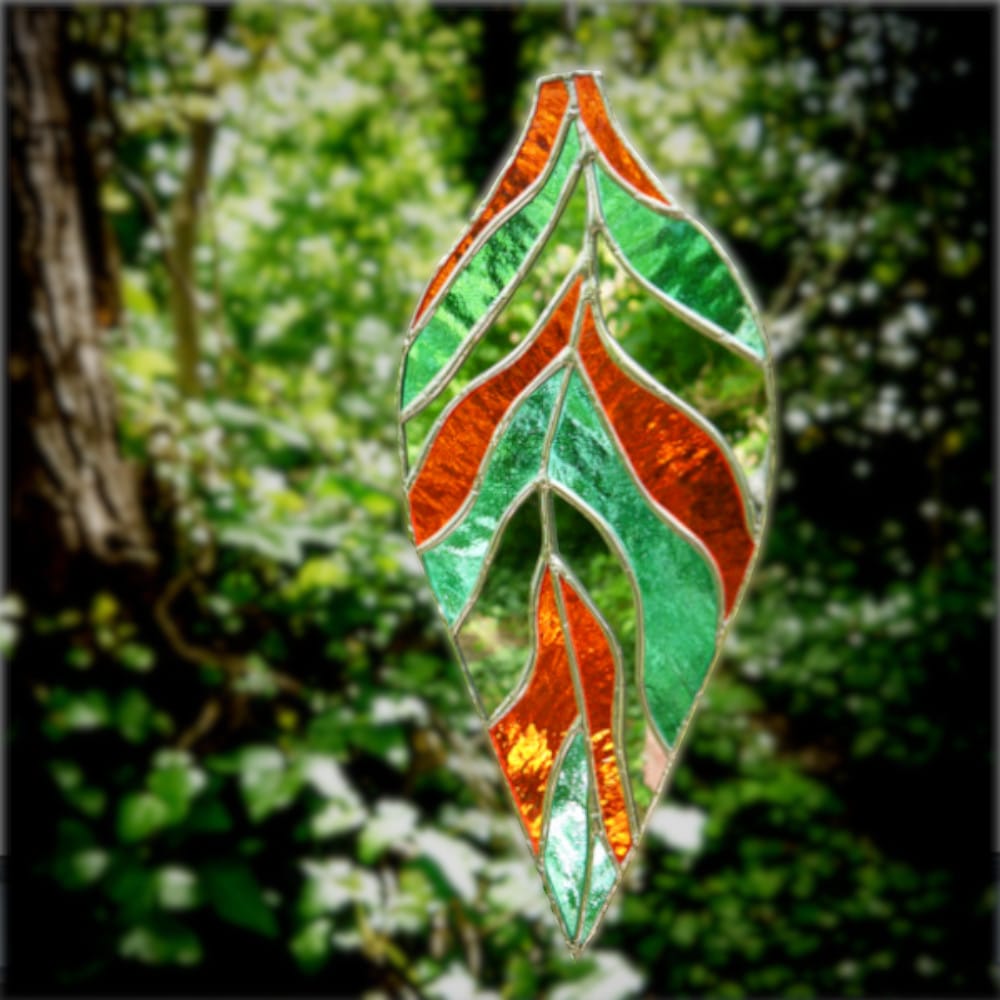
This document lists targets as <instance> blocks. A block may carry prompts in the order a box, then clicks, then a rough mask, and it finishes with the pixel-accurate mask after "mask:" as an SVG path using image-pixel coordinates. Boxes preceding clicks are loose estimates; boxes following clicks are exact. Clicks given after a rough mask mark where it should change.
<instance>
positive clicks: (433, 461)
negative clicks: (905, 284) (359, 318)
mask: <svg viewBox="0 0 1000 1000" xmlns="http://www.w3.org/2000/svg"><path fill="white" fill-rule="evenodd" d="M399 406H400V420H401V423H402V435H401V449H402V464H403V470H404V484H405V489H406V494H407V500H408V505H409V516H410V525H411V528H412V533H413V539H414V543H415V544H416V547H417V551H418V553H419V554H420V557H421V559H422V561H423V564H424V567H425V570H426V572H427V577H428V580H429V581H430V585H431V589H432V590H433V592H434V595H435V598H436V600H437V603H438V605H439V607H440V609H441V612H442V614H443V616H444V619H445V622H446V624H447V627H448V630H449V633H450V634H451V636H452V638H453V640H454V642H455V645H456V648H457V651H458V654H459V659H460V660H461V662H462V665H463V668H464V670H465V673H466V676H467V678H468V680H469V685H470V688H471V690H472V694H473V698H474V700H475V703H476V707H477V709H478V710H479V712H480V714H481V716H482V718H483V720H484V722H485V724H486V726H487V728H488V732H489V737H490V740H491V742H492V745H493V748H494V750H495V752H496V756H497V760H498V762H499V764H500V767H501V770H502V771H503V774H504V777H505V779H506V783H507V786H508V788H509V790H510V793H511V797H512V799H513V803H514V806H515V809H516V811H517V814H518V816H519V818H520V821H521V824H522V826H523V828H524V832H525V835H526V838H527V841H528V844H529V846H530V849H531V851H532V853H533V855H534V856H535V858H536V863H537V867H538V870H539V874H540V875H541V878H542V882H543V884H544V886H545V890H546V892H547V893H548V895H549V898H550V900H551V901H552V902H553V909H554V911H555V913H556V915H557V917H558V920H559V922H560V925H561V928H562V930H563V932H564V934H565V935H566V939H567V941H568V942H569V945H570V948H571V949H572V950H573V951H574V953H579V951H581V950H582V949H583V947H584V946H585V945H586V944H587V942H588V941H589V940H590V939H591V938H592V936H593V934H594V932H595V930H596V929H597V926H598V924H599V922H600V920H601V918H602V916H603V914H604V912H605V910H606V907H607V904H608V901H609V899H610V897H611V895H612V893H613V891H614V890H615V888H616V887H617V885H618V884H619V882H620V881H621V878H622V873H623V871H624V868H625V866H626V865H627V863H628V862H629V860H630V858H631V857H632V856H633V854H634V852H635V850H636V849H637V846H638V844H639V840H640V838H641V834H642V831H643V828H644V825H645V823H646V820H647V818H648V816H649V814H650V810H651V808H652V807H653V806H654V805H655V803H656V800H657V799H658V797H659V796H660V794H661V793H662V791H663V789H664V787H665V785H666V782H667V779H668V776H669V773H670V770H671V767H672V765H673V762H674V760H675V758H676V754H677V751H678V747H679V745H680V743H681V740H682V739H683V736H684V733H685V731H686V729H687V726H688V724H689V722H690V720H691V717H692V715H693V713H694V710H695V708H696V706H697V704H698V701H699V699H700V697H701V695H702V692H703V691H704V690H705V684H706V681H707V678H708V676H709V673H710V670H711V668H712V666H713V664H714V663H715V661H716V659H717V658H718V656H719V653H720V650H721V648H722V643H723V640H724V638H725V634H726V632H727V630H728V628H729V625H730V623H731V622H732V619H733V615H734V614H735V612H736V609H737V607H738V605H739V602H740V599H741V596H742V594H743V592H744V590H745V588H746V584H747V580H748V577H749V574H750V572H751V570H752V568H753V566H754V563H755V562H756V559H757V555H758V552H759V548H760V542H761V536H762V532H763V528H764V522H765V506H766V497H767V496H768V487H769V485H770V482H771V480H772V479H773V465H774V449H773V447H771V446H770V441H771V437H772V428H773V426H774V392H773V373H772V369H771V363H770V356H769V351H768V347H767V340H766V336H765V334H764V331H763V329H762V326H761V324H760V321H759V319H758V316H757V313H756V311H755V309H754V306H753V305H752V303H751V301H750V298H749V295H748V294H747V291H746V289H745V287H744V285H743V283H742V282H741V280H740V278H739V276H738V275H737V273H736V271H735V269H734V267H733V265H732V264H731V262H730V261H729V260H728V258H727V257H726V255H725V253H724V252H723V251H722V250H721V248H720V247H719V245H718V243H717V242H716V240H715V239H714V238H713V237H712V236H711V235H710V234H709V233H708V232H707V231H706V230H705V228H704V227H703V226H702V225H700V224H699V223H698V222H697V221H695V220H694V219H692V218H691V216H690V215H688V214H687V213H686V212H685V211H684V210H683V209H682V208H680V207H679V206H678V205H677V203H676V201H675V200H674V199H673V198H671V197H669V196H668V195H667V194H665V193H664V191H663V190H662V189H661V187H660V185H659V183H658V182H657V181H656V180H655V179H654V177H653V176H652V174H651V172H650V171H649V170H648V169H647V168H646V167H644V166H643V164H642V163H641V162H640V160H639V158H638V156H637V155H636V154H635V153H634V152H633V151H632V150H631V148H630V147H629V146H628V144H627V143H626V141H625V140H624V139H623V138H622V135H621V133H620V131H619V129H618V128H617V126H616V124H615V123H614V121H613V119H612V118H611V117H610V115H609V113H608V110H607V104H606V102H605V99H604V96H603V93H602V88H601V84H600V80H599V76H598V74H596V73H574V74H569V75H566V76H559V77H553V78H545V79H543V80H541V81H540V82H539V85H538V89H537V93H536V97H535V105H534V109H533V112H532V117H531V120H530V122H529V124H528V126H527V128H526V130H525V132H524V133H523V135H522V137H521V140H520V142H519V144H518V146H517V148H516V150H515V152H514V154H513V156H512V157H511V159H510V160H509V162H508V163H507V164H506V166H505V167H504V169H503V170H502V171H501V173H500V175H499V178H498V179H497V181H496V182H495V184H494V186H493V188H492V189H491V191H490V193H489V194H488V195H487V197H486V199H485V200H484V203H483V205H482V206H481V208H480V209H479V211H478V213H477V214H476V215H475V217H474V219H473V221H472V223H471V224H470V226H469V227H468V229H466V231H465V232H464V233H463V235H462V236H461V238H460V239H459V241H458V242H457V243H456V244H455V246H454V248H453V249H452V250H451V252H450V253H449V254H448V255H447V256H446V257H445V259H444V260H443V261H442V263H441V265H440V266H439V268H438V270H437V272H436V273H435V275H434V277H433V278H432V280H431V282H430V284H429V286H428V288H427V290H426V292H425V293H424V295H423V298H422V299H421V301H420V304H419V306H418V307H417V310H416V313H415V315H414V317H413V322H412V324H411V327H410V331H409V334H408V337H407V340H406V345H405V350H404V355H403V366H402V370H401V376H400V397H399Z"/></svg>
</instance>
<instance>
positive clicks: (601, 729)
mask: <svg viewBox="0 0 1000 1000" xmlns="http://www.w3.org/2000/svg"><path fill="white" fill-rule="evenodd" d="M559 582H560V585H561V587H562V595H563V604H564V606H565V608H566V622H567V624H568V625H569V634H570V637H571V638H572V640H573V652H574V656H575V658H576V663H577V666H578V667H579V670H580V686H581V687H582V688H583V693H584V700H585V702H586V705H587V726H588V728H589V729H590V746H591V753H592V754H593V757H594V771H595V773H596V775H597V797H598V801H599V802H600V806H601V817H602V818H603V820H604V829H605V830H606V831H607V834H608V843H610V845H611V850H612V851H613V852H614V855H615V857H616V858H617V859H618V860H619V861H621V859H622V858H624V857H625V855H626V854H628V849H629V848H630V847H631V846H632V830H631V828H630V826H629V819H628V810H627V809H626V806H625V792H624V791H623V789H622V779H621V774H620V773H619V771H618V759H617V757H616V756H615V733H614V703H615V673H616V671H615V659H614V656H613V654H612V652H611V646H610V644H609V642H608V637H607V636H606V635H605V634H604V629H603V628H601V624H600V622H599V621H598V620H597V619H596V618H595V617H594V615H593V614H592V613H591V610H590V608H588V607H587V605H586V604H585V603H584V601H583V599H582V598H581V597H580V595H579V594H578V593H577V592H576V590H574V588H573V587H572V586H571V585H570V583H569V582H568V581H567V580H564V579H560V581H559Z"/></svg>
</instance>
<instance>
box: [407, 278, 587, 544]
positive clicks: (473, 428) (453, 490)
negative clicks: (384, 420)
mask: <svg viewBox="0 0 1000 1000" xmlns="http://www.w3.org/2000/svg"><path fill="white" fill-rule="evenodd" d="M580 284H581V279H579V278H578V279H577V280H576V281H575V282H574V283H573V284H572V285H571V286H570V288H569V290H568V291H567V293H566V295H565V296H564V297H563V300H562V302H560V303H559V305H558V306H557V307H556V309H555V311H554V312H553V313H552V315H551V317H550V318H549V321H548V323H546V325H545V327H544V329H543V330H542V331H541V332H540V333H539V334H538V336H537V337H536V338H535V340H534V342H533V343H532V344H531V346H530V347H529V348H528V350H527V351H525V353H524V354H522V355H521V357H520V358H519V359H518V360H517V361H516V362H515V363H514V364H513V365H511V366H510V367H509V368H505V369H503V370H502V371H500V372H497V374H496V375H494V376H493V378H491V379H489V380H488V381H486V382H484V383H483V384H482V385H481V386H479V387H478V388H477V389H474V390H473V391H472V392H470V393H469V395H468V396H466V397H465V398H464V399H463V400H462V401H461V402H460V403H459V404H458V405H457V406H456V407H455V409H454V410H452V411H451V413H450V414H449V415H448V417H447V419H446V420H445V422H444V423H443V424H442V426H441V430H440V431H439V432H438V435H437V437H436V438H435V439H434V443H433V444H432V445H431V448H430V450H429V451H428V453H427V457H426V459H425V460H424V464H423V465H422V466H421V468H420V471H419V473H418V474H417V478H416V481H415V482H414V483H413V486H412V488H411V489H410V520H411V523H412V524H413V537H414V539H415V540H416V543H417V545H421V544H422V543H423V542H425V541H426V540H427V539H428V538H432V537H433V536H434V535H435V534H437V532H438V531H440V530H441V528H442V527H444V525H445V524H447V523H448V521H450V520H451V518H452V517H453V516H454V515H455V513H456V512H457V511H458V509H459V508H460V507H461V506H462V504H463V503H464V502H465V498H466V497H467V496H468V495H469V491H470V490H471V489H472V484H473V482H475V478H476V472H477V471H478V470H479V464H480V462H482V460H483V455H485V454H486V449H487V448H488V447H489V443H490V439H491V438H492V436H493V432H494V431H495V430H496V427H497V424H498V423H499V422H500V421H501V420H502V419H503V415H504V414H505V413H506V412H507V410H508V409H509V408H510V406H511V404H512V403H513V402H514V400H515V399H516V398H517V397H518V395H519V394H520V393H521V392H522V390H523V389H525V388H526V387H527V386H528V385H529V384H530V382H531V380H532V379H533V378H534V377H535V376H536V375H537V374H538V373H539V372H540V371H541V370H542V369H543V368H544V367H545V366H546V365H547V364H548V363H549V362H550V361H551V360H552V359H553V358H554V357H555V356H556V355H557V354H558V353H559V351H560V350H562V348H563V347H564V346H565V345H566V343H567V342H568V341H569V335H570V330H571V328H572V325H573V316H574V314H575V312H576V304H577V301H578V300H579V298H580Z"/></svg>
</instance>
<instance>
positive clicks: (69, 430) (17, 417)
mask: <svg viewBox="0 0 1000 1000" xmlns="http://www.w3.org/2000/svg"><path fill="white" fill-rule="evenodd" d="M69 16H70V14H69V12H68V11H67V10H62V9H60V10H55V9H44V8H24V7H22V8H13V9H10V10H9V11H8V13H7V84H8V91H7V94H8V155H9V169H10V184H11V188H10V194H9V206H10V219H11V236H12V239H11V244H10V247H11V261H10V271H9V274H10V292H11V340H10V354H9V356H8V375H9V378H10V393H11V394H10V410H9V412H10V420H11V452H12V453H11V466H10V468H11V475H12V483H11V501H10V502H11V509H10V524H11V540H10V541H11V546H10V550H11V555H12V558H11V570H12V579H11V584H12V586H13V587H14V588H15V589H17V590H19V591H20V592H22V593H24V594H25V595H26V596H28V597H29V598H32V599H36V600H44V599H45V598H46V597H53V598H54V597H56V596H57V595H58V593H59V592H61V591H63V590H64V589H66V587H67V586H69V585H70V583H71V579H74V578H76V577H77V574H78V573H79V572H80V571H81V570H82V571H83V572H84V573H88V572H90V571H92V570H93V569H94V568H95V566H97V567H136V568H138V567H143V568H149V567H151V566H152V565H153V564H154V562H155V555H154V552H153V549H152V547H151V544H150V537H149V531H148V528H147V525H146V520H145V516H144V513H143V510H142V507H141V505H140V502H139V487H138V476H137V472H136V470H135V469H134V468H133V467H132V465H131V464H130V463H128V462H126V461H125V460H124V459H123V457H122V455H121V452H120V449H119V446H118V440H117V421H116V407H115V399H114V391H113V387H112V384H111V380H110V378H109V376H108V373H107V371H106V369H105V366H104V361H103V357H102V352H101V319H102V316H101V315H100V314H101V312H104V311H105V310H101V309H100V308H99V307H100V305H101V299H103V298H104V296H103V295H102V293H101V291H100V288H99V287H97V285H98V282H97V278H98V276H100V275H101V274H102V272H103V270H104V264H105V262H103V261H95V260H93V259H92V258H93V255H94V247H95V246H96V245H98V244H99V240H97V239H96V238H95V234H89V236H88V233H87V231H86V228H85V219H86V218H88V217H89V218H92V219H93V218H98V219H99V218H100V212H99V211H88V210H87V209H88V207H89V208H91V209H96V207H97V205H96V203H97V199H98V191H97V189H96V185H94V184H93V181H92V178H93V176H94V174H93V173H92V172H91V170H89V169H88V167H89V166H90V160H89V157H90V155H91V154H90V150H89V149H88V148H87V145H86V141H85V132H84V130H83V129H81V128H79V127H76V128H74V127H73V122H72V121H71V115H70V108H71V107H72V106H73V102H72V99H71V97H72V95H71V91H70V83H69V67H68V65H67V63H68V58H67V38H66V20H67V18H68V17H69ZM76 124H77V126H79V124H80V123H79V122H77V123H76ZM81 164H83V165H84V166H83V168H82V169H81ZM82 178H83V179H90V183H87V184H84V183H83V182H82ZM103 318H104V319H105V320H107V316H106V315H105V316H104V317H103Z"/></svg>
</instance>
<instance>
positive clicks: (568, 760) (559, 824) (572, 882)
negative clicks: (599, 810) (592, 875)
mask: <svg viewBox="0 0 1000 1000" xmlns="http://www.w3.org/2000/svg"><path fill="white" fill-rule="evenodd" d="M569 738H570V740H571V741H572V742H571V743H570V745H569V749H568V750H567V751H566V755H565V756H564V757H563V762H562V767H561V768H560V770H559V777H558V778H557V779H556V786H555V789H554V791H553V795H552V807H551V813H550V815H551V819H550V820H549V826H548V831H547V833H546V836H545V841H544V843H545V847H544V853H543V859H544V864H545V874H546V876H547V877H548V880H549V885H550V886H551V887H552V895H553V896H554V897H555V900H556V905H557V906H558V907H559V915H560V916H561V917H562V922H563V925H564V926H565V928H566V936H567V937H568V938H569V939H570V940H573V939H574V938H575V937H576V932H577V928H578V927H579V924H580V909H581V903H582V901H583V891H584V882H585V881H586V877H587V842H588V841H589V840H590V822H589V819H588V813H587V798H588V795H589V786H590V773H589V771H588V768H587V750H586V746H585V744H584V742H583V736H582V735H581V734H580V733H579V732H576V733H574V734H573V735H572V736H571V737H569Z"/></svg>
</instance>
